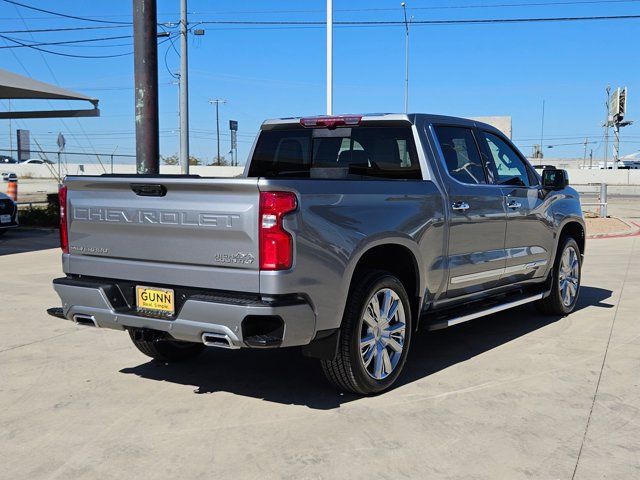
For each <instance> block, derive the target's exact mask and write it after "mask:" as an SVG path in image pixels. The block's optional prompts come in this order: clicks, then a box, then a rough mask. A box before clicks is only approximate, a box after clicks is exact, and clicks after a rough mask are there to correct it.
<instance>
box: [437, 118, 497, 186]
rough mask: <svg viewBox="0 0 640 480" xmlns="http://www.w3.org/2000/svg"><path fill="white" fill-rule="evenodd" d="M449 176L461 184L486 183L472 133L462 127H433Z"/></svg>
mask: <svg viewBox="0 0 640 480" xmlns="http://www.w3.org/2000/svg"><path fill="white" fill-rule="evenodd" d="M434 129H435V131H436V135H437V137H438V142H439V143H440V149H441V150H442V155H443V156H444V161H445V165H446V167H447V170H448V171H449V175H450V176H451V177H453V178H454V179H456V180H457V181H459V182H462V183H470V184H478V183H487V179H486V177H485V173H484V168H483V167H482V160H481V158H480V152H479V151H478V145H477V143H476V140H475V137H474V136H473V131H472V130H471V129H470V128H464V127H445V126H436V127H434Z"/></svg>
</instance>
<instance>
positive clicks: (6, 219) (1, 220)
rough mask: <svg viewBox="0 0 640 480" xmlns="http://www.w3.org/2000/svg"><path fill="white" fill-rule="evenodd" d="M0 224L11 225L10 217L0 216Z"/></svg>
mask: <svg viewBox="0 0 640 480" xmlns="http://www.w3.org/2000/svg"><path fill="white" fill-rule="evenodd" d="M0 223H11V215H0Z"/></svg>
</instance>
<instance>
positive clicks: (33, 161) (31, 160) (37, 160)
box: [20, 158, 52, 165]
mask: <svg viewBox="0 0 640 480" xmlns="http://www.w3.org/2000/svg"><path fill="white" fill-rule="evenodd" d="M26 163H29V164H32V165H43V164H45V163H49V164H51V163H52V162H50V161H49V160H43V159H41V158H29V159H27V160H23V161H22V162H20V164H21V165H23V164H26Z"/></svg>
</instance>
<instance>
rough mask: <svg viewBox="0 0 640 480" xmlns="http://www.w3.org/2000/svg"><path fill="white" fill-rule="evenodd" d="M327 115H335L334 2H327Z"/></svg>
mask: <svg viewBox="0 0 640 480" xmlns="http://www.w3.org/2000/svg"><path fill="white" fill-rule="evenodd" d="M327 115H333V0H327Z"/></svg>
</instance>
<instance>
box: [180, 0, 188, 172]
mask: <svg viewBox="0 0 640 480" xmlns="http://www.w3.org/2000/svg"><path fill="white" fill-rule="evenodd" d="M187 26H188V22H187V0H180V172H181V173H182V174H183V175H188V174H189V62H188V57H187V47H188V42H187V34H188V31H187Z"/></svg>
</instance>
